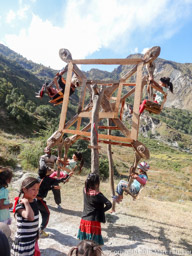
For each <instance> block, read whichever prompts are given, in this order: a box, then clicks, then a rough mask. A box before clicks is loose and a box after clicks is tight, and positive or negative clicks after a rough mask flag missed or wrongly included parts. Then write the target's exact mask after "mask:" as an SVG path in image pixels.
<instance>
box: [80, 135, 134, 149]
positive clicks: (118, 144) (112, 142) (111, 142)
mask: <svg viewBox="0 0 192 256" xmlns="http://www.w3.org/2000/svg"><path fill="white" fill-rule="evenodd" d="M82 140H86V141H89V140H90V138H88V137H82ZM98 142H99V143H104V144H111V145H116V146H123V147H129V148H131V147H132V144H131V143H121V142H114V141H111V140H110V141H108V140H98Z"/></svg>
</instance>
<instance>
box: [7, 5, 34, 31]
mask: <svg viewBox="0 0 192 256" xmlns="http://www.w3.org/2000/svg"><path fill="white" fill-rule="evenodd" d="M28 10H29V6H28V5H24V6H23V7H20V8H19V9H18V10H17V11H13V10H9V12H8V13H7V15H6V23H8V24H10V25H12V26H14V25H15V21H16V20H17V19H20V20H22V19H25V18H26V17H27V12H28Z"/></svg>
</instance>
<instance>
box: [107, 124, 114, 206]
mask: <svg viewBox="0 0 192 256" xmlns="http://www.w3.org/2000/svg"><path fill="white" fill-rule="evenodd" d="M107 124H108V126H111V125H112V121H111V119H107ZM107 134H108V135H111V130H108V131H107ZM108 142H111V141H108ZM107 156H108V161H109V181H110V186H111V194H112V195H113V196H114V195H115V186H114V163H113V158H112V150H111V144H108V145H107ZM112 211H115V202H113V204H112Z"/></svg>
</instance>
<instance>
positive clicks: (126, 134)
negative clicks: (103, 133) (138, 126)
mask: <svg viewBox="0 0 192 256" xmlns="http://www.w3.org/2000/svg"><path fill="white" fill-rule="evenodd" d="M112 120H113V122H114V123H115V125H116V126H117V127H118V128H119V130H120V131H121V132H122V133H123V134H124V135H125V136H127V137H129V136H130V135H131V132H130V131H129V130H128V129H127V127H125V125H124V124H123V123H122V122H121V120H119V119H118V118H114V119H112Z"/></svg>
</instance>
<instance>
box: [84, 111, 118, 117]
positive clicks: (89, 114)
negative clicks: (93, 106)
mask: <svg viewBox="0 0 192 256" xmlns="http://www.w3.org/2000/svg"><path fill="white" fill-rule="evenodd" d="M91 116H92V112H81V113H80V114H79V117H87V118H91ZM115 116H116V113H115V112H100V113H99V118H115Z"/></svg>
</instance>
